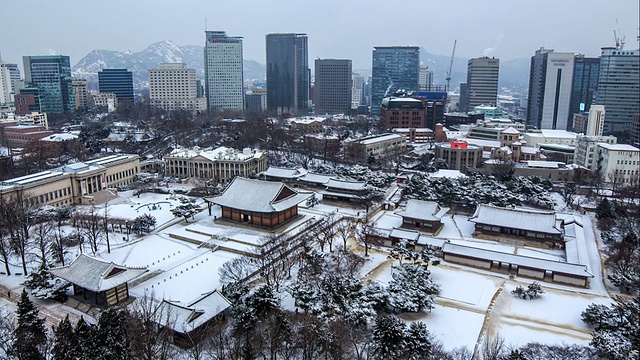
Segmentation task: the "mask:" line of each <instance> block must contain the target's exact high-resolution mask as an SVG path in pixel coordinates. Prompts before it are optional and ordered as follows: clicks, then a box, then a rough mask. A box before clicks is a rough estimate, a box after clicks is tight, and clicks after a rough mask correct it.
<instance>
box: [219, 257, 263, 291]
mask: <svg viewBox="0 0 640 360" xmlns="http://www.w3.org/2000/svg"><path fill="white" fill-rule="evenodd" d="M255 270H256V264H255V262H254V261H253V260H252V259H250V258H249V257H247V256H242V257H237V258H233V259H231V260H229V261H227V262H225V263H224V264H222V266H221V267H220V269H218V275H219V276H220V282H221V283H222V284H228V283H232V282H241V281H245V280H247V278H248V277H249V275H251V274H253V272H255Z"/></svg>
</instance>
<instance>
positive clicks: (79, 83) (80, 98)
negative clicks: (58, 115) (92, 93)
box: [71, 78, 89, 110]
mask: <svg viewBox="0 0 640 360" xmlns="http://www.w3.org/2000/svg"><path fill="white" fill-rule="evenodd" d="M71 85H72V86H73V96H74V103H75V106H76V110H78V109H87V108H88V107H89V90H88V84H87V79H80V78H72V79H71Z"/></svg>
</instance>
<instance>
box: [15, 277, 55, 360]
mask: <svg viewBox="0 0 640 360" xmlns="http://www.w3.org/2000/svg"><path fill="white" fill-rule="evenodd" d="M17 305H18V309H17V310H16V314H17V317H18V321H17V322H18V326H17V327H16V329H15V331H14V333H13V338H14V341H13V348H12V353H13V355H14V356H15V357H16V358H18V359H20V360H38V359H45V347H46V345H47V330H46V328H45V326H44V319H42V318H40V317H39V316H38V315H39V314H38V308H37V307H36V306H35V305H34V304H33V303H32V302H31V300H30V299H29V295H27V291H26V290H24V289H23V290H22V294H21V295H20V301H18V304H17Z"/></svg>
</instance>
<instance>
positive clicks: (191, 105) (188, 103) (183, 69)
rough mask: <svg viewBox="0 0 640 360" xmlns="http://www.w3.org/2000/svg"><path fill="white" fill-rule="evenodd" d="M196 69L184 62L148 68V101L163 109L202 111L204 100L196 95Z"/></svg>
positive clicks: (204, 105) (204, 106) (204, 104)
mask: <svg viewBox="0 0 640 360" xmlns="http://www.w3.org/2000/svg"><path fill="white" fill-rule="evenodd" d="M197 94H198V91H197V84H196V70H195V69H189V68H187V64H185V63H162V64H160V65H158V68H157V69H149V101H150V102H151V104H153V105H154V106H157V107H159V108H161V109H164V110H165V111H173V110H178V109H181V110H188V111H190V112H192V113H197V112H200V111H204V110H205V109H206V101H205V99H204V98H198V97H197Z"/></svg>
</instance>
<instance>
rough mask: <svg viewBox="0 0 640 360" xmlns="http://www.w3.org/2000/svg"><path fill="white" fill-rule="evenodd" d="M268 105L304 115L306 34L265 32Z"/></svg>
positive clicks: (307, 72) (306, 108)
mask: <svg viewBox="0 0 640 360" xmlns="http://www.w3.org/2000/svg"><path fill="white" fill-rule="evenodd" d="M266 42H267V109H268V110H269V111H273V112H277V113H291V114H295V115H303V114H306V113H307V112H308V111H309V87H310V70H309V54H308V39H307V34H291V33H288V34H281V33H277V34H267V37H266Z"/></svg>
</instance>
